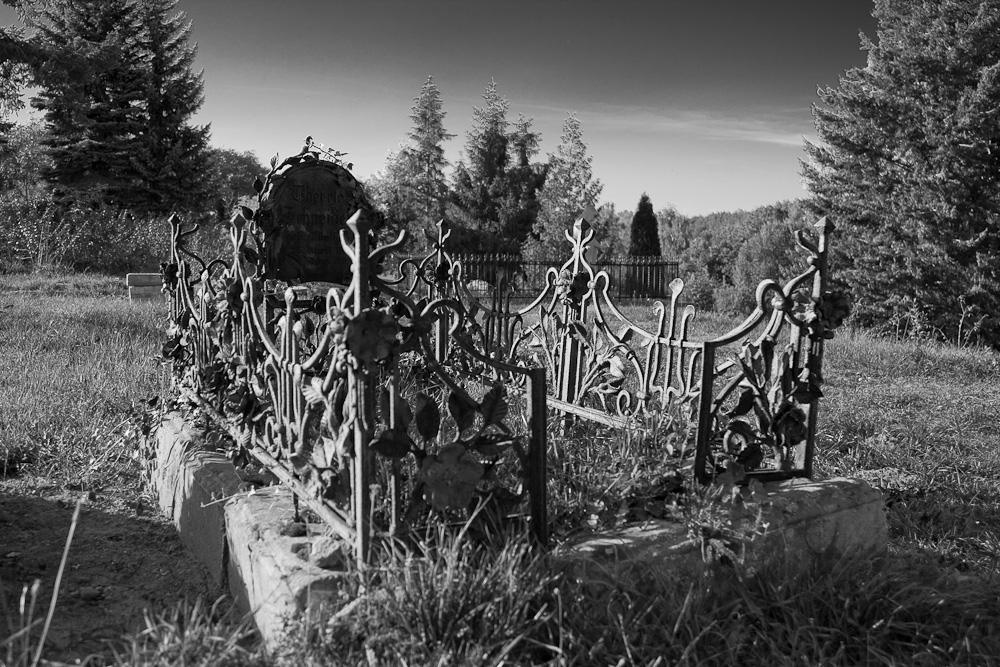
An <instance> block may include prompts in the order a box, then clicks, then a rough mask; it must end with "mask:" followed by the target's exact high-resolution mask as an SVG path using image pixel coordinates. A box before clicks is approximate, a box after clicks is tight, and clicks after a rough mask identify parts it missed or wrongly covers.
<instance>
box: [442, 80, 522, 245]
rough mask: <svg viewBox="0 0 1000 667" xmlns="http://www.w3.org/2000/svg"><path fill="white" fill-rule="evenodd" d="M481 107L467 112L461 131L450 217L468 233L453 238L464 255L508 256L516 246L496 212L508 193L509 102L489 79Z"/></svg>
mask: <svg viewBox="0 0 1000 667" xmlns="http://www.w3.org/2000/svg"><path fill="white" fill-rule="evenodd" d="M483 100H484V101H485V104H484V105H483V106H481V107H473V109H472V128H471V129H470V130H469V131H468V132H466V143H465V160H464V161H462V162H459V164H458V165H457V167H456V168H455V174H454V176H453V182H454V185H453V189H452V198H453V206H452V207H451V208H450V209H449V218H451V220H452V221H453V222H455V223H457V225H458V227H460V228H464V229H465V230H467V231H468V232H469V233H467V234H463V233H461V232H459V233H457V234H456V241H457V243H458V244H459V245H460V247H461V248H462V249H463V250H467V251H478V252H509V251H511V250H514V249H516V247H517V243H516V241H514V240H512V239H509V238H506V237H505V236H504V234H503V231H504V230H503V223H502V220H501V212H502V210H503V200H504V198H505V196H506V195H507V194H508V187H507V166H508V164H509V162H510V156H509V153H508V144H509V136H508V134H507V127H508V125H509V122H508V120H507V111H508V110H509V108H510V103H509V102H508V101H507V98H506V97H504V96H503V95H501V94H500V92H499V91H498V90H497V84H496V81H494V80H490V82H489V84H487V86H486V90H485V91H484V93H483Z"/></svg>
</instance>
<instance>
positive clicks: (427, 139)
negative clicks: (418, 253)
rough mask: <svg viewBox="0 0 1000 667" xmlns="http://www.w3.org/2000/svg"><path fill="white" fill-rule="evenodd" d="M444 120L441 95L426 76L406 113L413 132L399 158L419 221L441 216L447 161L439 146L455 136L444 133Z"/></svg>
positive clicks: (441, 146) (430, 220)
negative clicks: (405, 166)
mask: <svg viewBox="0 0 1000 667" xmlns="http://www.w3.org/2000/svg"><path fill="white" fill-rule="evenodd" d="M444 117H445V111H444V109H443V108H442V102H441V93H440V92H439V91H438V88H437V86H436V85H435V84H434V78H433V77H430V76H428V77H427V81H425V82H424V85H423V87H422V88H421V89H420V96H419V97H417V98H415V99H414V105H413V109H412V113H411V114H410V120H412V121H413V129H412V130H411V131H410V133H409V135H407V136H408V137H409V139H410V145H409V146H407V147H405V148H404V149H403V150H402V151H401V156H402V157H403V158H404V159H405V160H406V161H407V162H408V163H409V164H408V165H407V167H408V169H407V171H408V172H409V178H408V180H409V187H410V188H412V190H413V194H414V196H415V198H416V200H417V201H416V202H415V208H416V209H417V210H420V211H421V212H422V213H423V215H422V216H421V217H422V218H424V220H422V221H421V222H432V221H433V222H436V221H437V220H438V219H440V218H441V217H442V216H443V215H444V208H445V200H446V195H447V191H448V186H447V185H446V184H445V180H444V170H445V167H447V166H448V161H447V160H446V159H445V157H444V145H443V144H444V142H445V141H447V140H449V139H452V138H454V136H455V135H454V134H449V133H448V132H445V129H444Z"/></svg>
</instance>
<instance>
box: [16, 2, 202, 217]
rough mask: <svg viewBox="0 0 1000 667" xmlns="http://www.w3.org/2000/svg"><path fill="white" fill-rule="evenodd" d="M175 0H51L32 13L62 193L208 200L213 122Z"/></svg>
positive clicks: (155, 202)
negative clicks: (202, 109) (202, 114)
mask: <svg viewBox="0 0 1000 667" xmlns="http://www.w3.org/2000/svg"><path fill="white" fill-rule="evenodd" d="M175 7H176V1H175V0H139V1H133V0H77V1H75V2H52V3H51V4H50V5H48V6H46V7H43V8H42V9H40V10H39V11H38V13H37V15H36V16H35V17H34V18H33V21H32V23H33V25H34V26H35V28H36V33H35V35H34V36H33V37H32V44H33V46H34V48H35V49H37V50H38V51H39V52H44V53H45V54H46V57H45V58H44V59H42V60H41V61H39V62H36V63H34V68H33V73H32V74H33V79H34V82H35V83H36V84H37V85H38V86H39V87H40V92H39V93H38V94H37V95H36V96H35V98H34V99H33V100H32V105H33V106H34V107H36V108H38V109H40V110H42V111H43V112H44V117H45V122H46V126H47V128H48V138H47V140H46V147H47V150H48V153H49V155H50V157H51V158H52V163H53V164H52V168H51V169H48V170H47V171H46V173H45V177H46V179H47V180H48V181H49V182H50V183H51V184H52V186H53V190H54V194H55V195H56V198H57V199H67V198H74V197H84V198H92V197H93V196H95V195H96V196H97V197H98V198H100V199H101V200H103V201H104V202H107V203H111V204H113V205H115V206H119V207H129V208H134V209H136V210H138V211H140V212H146V211H150V212H154V213H158V212H165V211H168V210H170V209H172V208H175V207H179V208H184V209H187V208H191V207H196V206H201V205H204V203H205V199H204V197H205V194H206V188H205V185H204V182H203V181H204V178H203V177H204V174H203V171H202V170H203V168H204V165H205V162H206V161H205V154H204V153H205V149H206V147H207V138H208V128H207V127H201V128H198V127H192V126H190V125H189V124H188V121H189V119H190V118H191V116H192V115H193V114H194V113H195V111H197V109H198V108H199V106H200V105H201V102H202V82H201V75H195V74H194V73H193V72H192V71H191V66H192V64H193V60H194V48H193V47H190V46H188V44H187V39H188V36H189V32H190V24H185V23H184V15H183V14H182V13H177V14H175V15H173V16H171V15H170V14H171V13H172V12H173V11H174V10H175Z"/></svg>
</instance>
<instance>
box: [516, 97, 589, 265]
mask: <svg viewBox="0 0 1000 667" xmlns="http://www.w3.org/2000/svg"><path fill="white" fill-rule="evenodd" d="M592 162H593V158H592V157H590V156H589V155H587V145H586V144H585V143H584V142H583V129H582V128H581V126H580V120H579V119H578V118H577V117H576V116H575V115H572V114H571V115H570V116H569V117H567V118H566V120H565V121H564V122H563V130H562V136H561V138H560V143H559V145H558V146H557V147H556V150H555V152H554V153H552V154H550V155H549V160H548V173H547V174H546V176H545V185H544V186H542V189H541V190H540V191H539V193H538V204H539V211H538V219H537V221H536V222H535V228H534V232H533V234H532V236H533V238H531V239H529V240H528V241H527V242H525V247H524V252H525V254H527V255H529V256H532V257H544V258H551V257H561V256H563V255H565V254H566V253H567V246H566V237H565V236H564V232H565V231H566V230H567V229H568V228H569V227H570V225H572V224H573V222H574V220H575V219H576V217H577V216H578V215H579V214H580V212H581V211H583V210H584V209H586V208H587V207H588V206H594V207H596V205H597V199H598V197H600V196H601V191H602V190H603V189H604V184H603V183H601V180H600V179H595V178H594V177H593V169H592V167H591V163H592Z"/></svg>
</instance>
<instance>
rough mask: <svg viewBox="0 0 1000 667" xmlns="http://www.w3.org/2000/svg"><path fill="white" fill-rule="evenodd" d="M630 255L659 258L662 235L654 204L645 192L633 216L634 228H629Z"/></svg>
mask: <svg viewBox="0 0 1000 667" xmlns="http://www.w3.org/2000/svg"><path fill="white" fill-rule="evenodd" d="M629 230H630V234H629V244H628V254H629V255H630V256H632V257H659V256H660V255H661V252H660V234H659V229H658V224H657V221H656V214H655V213H653V203H652V202H651V201H650V200H649V195H647V194H646V193H645V192H643V193H642V197H640V198H639V206H638V207H637V208H636V211H635V215H633V216H632V226H631V227H630V228H629Z"/></svg>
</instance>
